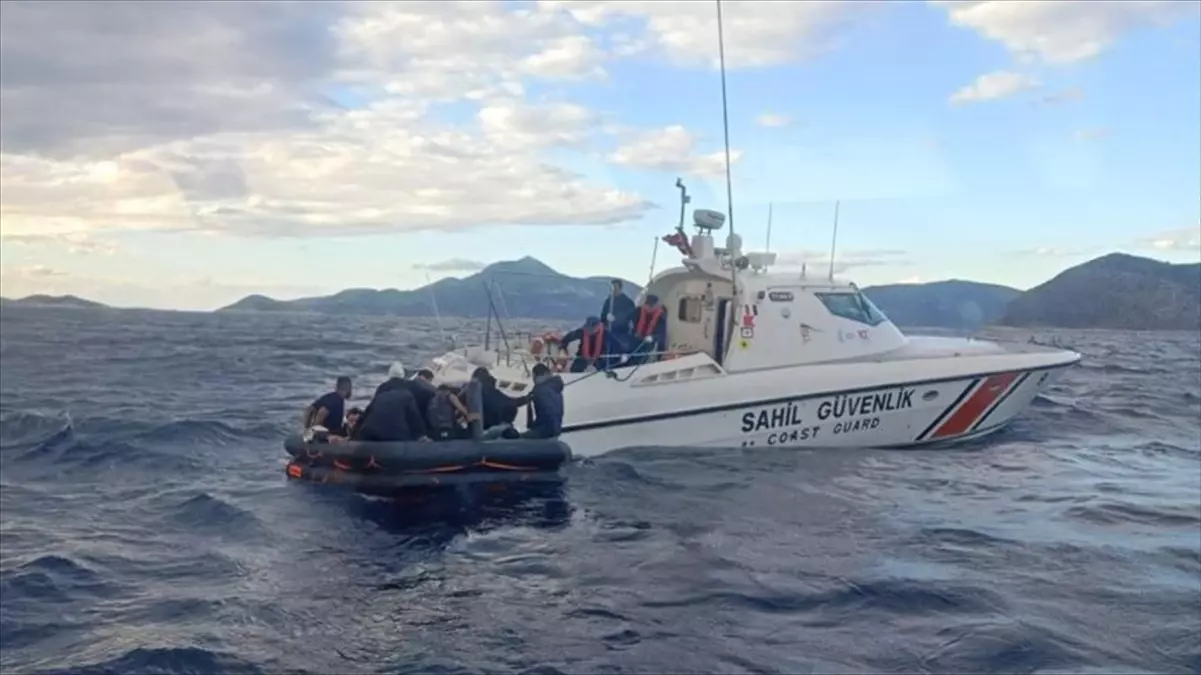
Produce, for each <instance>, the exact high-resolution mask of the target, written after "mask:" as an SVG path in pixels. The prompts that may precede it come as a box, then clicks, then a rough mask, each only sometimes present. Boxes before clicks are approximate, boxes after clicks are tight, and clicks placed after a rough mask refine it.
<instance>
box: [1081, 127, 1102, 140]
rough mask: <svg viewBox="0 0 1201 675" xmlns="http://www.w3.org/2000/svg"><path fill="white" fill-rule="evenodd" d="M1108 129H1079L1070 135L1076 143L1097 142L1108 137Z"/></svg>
mask: <svg viewBox="0 0 1201 675" xmlns="http://www.w3.org/2000/svg"><path fill="white" fill-rule="evenodd" d="M1109 133H1110V132H1109V129H1107V128H1105V127H1093V128H1091V129H1080V130H1078V131H1076V132H1074V133H1073V134H1072V138H1074V139H1076V140H1077V141H1099V140H1101V139H1102V138H1105V137H1106V136H1108V135H1109Z"/></svg>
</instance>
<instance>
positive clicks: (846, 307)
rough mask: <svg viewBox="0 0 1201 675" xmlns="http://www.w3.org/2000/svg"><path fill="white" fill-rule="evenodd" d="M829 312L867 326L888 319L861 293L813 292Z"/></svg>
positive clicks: (875, 324)
mask: <svg viewBox="0 0 1201 675" xmlns="http://www.w3.org/2000/svg"><path fill="white" fill-rule="evenodd" d="M815 295H816V296H817V299H818V300H821V303H822V304H823V305H825V306H826V309H828V310H829V311H830V313H831V314H833V315H834V316H837V317H841V318H843V319H850V320H851V321H857V322H859V323H863V324H867V325H869V326H877V325H879V324H882V323H884V322H885V321H888V317H886V316H884V312H881V311H880V309H879V308H878V307H876V306H875V305H874V304H872V301H871V300H869V299H868V298H867V296H866V295H864V294H862V293H815Z"/></svg>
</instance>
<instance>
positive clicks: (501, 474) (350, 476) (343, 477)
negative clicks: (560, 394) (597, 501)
mask: <svg viewBox="0 0 1201 675" xmlns="http://www.w3.org/2000/svg"><path fill="white" fill-rule="evenodd" d="M284 449H285V450H287V451H288V454H289V455H291V456H292V461H290V462H288V466H287V474H288V477H289V478H293V479H296V480H304V481H309V482H314V483H334V484H339V485H345V486H347V487H351V488H353V489H356V490H358V491H360V492H365V493H369V494H387V493H392V492H396V491H398V490H404V489H406V488H419V487H441V486H456V485H471V484H480V483H511V482H519V483H545V482H559V481H561V480H562V475H561V474H560V469H561V468H562V467H563V466H564V465H565V464H567V463H568V462H570V461H571V448H569V447H568V446H567V444H566V443H563V442H562V441H559V440H555V439H551V440H524V439H514V440H509V439H497V440H488V441H482V440H455V441H439V442H432V441H431V442H395V443H374V442H366V441H347V442H339V443H331V442H328V441H324V440H320V441H319V440H308V441H306V440H305V437H304V436H302V435H301V434H299V433H297V434H292V435H290V436H288V438H287V439H285V440H284Z"/></svg>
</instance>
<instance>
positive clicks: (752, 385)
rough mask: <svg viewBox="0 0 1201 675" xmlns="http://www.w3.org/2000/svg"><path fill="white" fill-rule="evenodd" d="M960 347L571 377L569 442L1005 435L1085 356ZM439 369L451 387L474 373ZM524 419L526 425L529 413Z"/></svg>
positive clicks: (503, 371)
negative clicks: (764, 365)
mask: <svg viewBox="0 0 1201 675" xmlns="http://www.w3.org/2000/svg"><path fill="white" fill-rule="evenodd" d="M954 344H960V345H972V346H971V347H970V348H964V347H960V353H959V354H957V355H955V356H949V355H942V354H939V353H937V352H936V351H934V352H929V353H927V354H925V355H924V357H918V356H916V355H915V356H914V357H913V358H896V357H894V358H892V359H886V360H870V361H858V362H839V363H829V364H821V365H806V366H797V367H792V368H782V369H772V370H764V371H751V372H744V373H728V372H725V371H723V370H722V369H721V368H720V367H719V366H717V365H716V364H715V363H714V362H713V361H712V359H710V358H708V357H707V356H706V355H704V354H697V355H693V356H688V357H684V358H681V359H676V360H672V361H665V362H658V363H653V364H648V365H644V366H641V367H638V368H621V369H617V370H616V371H613V376H610V375H608V374H605V373H586V374H564V375H563V377H564V380H565V381H566V382H567V386H566V387H565V389H564V399H565V407H566V412H565V415H564V421H563V434H562V439H563V440H564V441H565V442H567V443H568V444H569V445H570V446H571V448H572V452H573V453H574V454H575V455H576V456H580V457H591V456H596V455H600V454H604V453H606V452H610V451H612V450H616V449H619V448H628V447H694V448H712V447H735V448H737V447H742V448H752V447H753V448H838V447H859V448H863V447H891V448H898V447H909V446H921V445H928V444H935V443H945V442H953V441H963V440H967V439H969V438H972V437H977V436H982V435H985V434H987V433H990V432H993V431H996V430H999V429H1001V428H1002V427H1003V426H1004V425H1006V424H1007V423H1008V422H1010V421H1011V420H1012V419H1013V418H1014V417H1015V416H1016V415H1018V414H1019V413H1020V412H1021V411H1023V410H1025V409H1026V408H1027V407H1028V406H1029V405H1030V402H1031V401H1032V400H1033V399H1034V397H1035V396H1037V395H1038V393H1039V392H1040V391H1043V390H1045V389H1046V388H1047V387H1048V386H1050V385H1051V384H1052V383H1053V382H1054V381H1055V379H1056V378H1057V377H1058V376H1059V375H1060V374H1061V373H1062V372H1063V370H1064V369H1066V368H1067V367H1070V366H1071V365H1074V364H1075V363H1076V362H1077V361H1079V359H1080V355H1079V354H1077V353H1075V352H1071V351H1063V350H1047V349H1040V348H1037V347H1026V348H1022V347H1023V346H1018V347H1017V348H1014V347H1009V348H1004V347H1001V346H998V345H996V344H995V343H988V342H975V343H969V342H967V341H956V342H955V343H954ZM926 349H927V351H929V348H926ZM973 350H974V351H976V352H977V353H972V352H973ZM897 356H899V357H903V356H904V355H897ZM440 370H441V372H440V375H442V377H441V378H440V379H446V380H454V379H461V377H462V374H466V373H467V372H469V371H467V370H466V369H463V370H460V369H458V368H450V369H446V368H442V369H440ZM454 370H458V371H459V377H454V376H453V375H452V373H451V372H449V371H454ZM521 370H524V367H522V366H508V367H506V366H504V365H497V366H493V367H492V368H491V371H492V373H493V374H494V375H496V376H497V377H498V378H500V379H502V380H504V379H505V378H506V376H508V377H509V381H511V382H517V381H522V380H525V378H524V377H522V376H521V375H520V374H519V371H521ZM940 373H941V374H940ZM525 381H526V382H528V380H525ZM511 393H515V394H520V393H522V392H520V391H518V392H511ZM518 417H519V419H518V420H517V422H518V427H519V428H520V427H521V426H523V424H524V421H525V420H524V417H525V416H524V414H522V415H519V416H518Z"/></svg>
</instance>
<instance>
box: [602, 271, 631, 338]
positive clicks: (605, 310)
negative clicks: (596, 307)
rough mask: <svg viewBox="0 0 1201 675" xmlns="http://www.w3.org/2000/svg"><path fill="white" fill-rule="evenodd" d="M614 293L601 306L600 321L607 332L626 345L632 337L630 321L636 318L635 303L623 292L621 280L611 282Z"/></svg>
mask: <svg viewBox="0 0 1201 675" xmlns="http://www.w3.org/2000/svg"><path fill="white" fill-rule="evenodd" d="M609 285H610V287H611V288H612V291H611V292H610V293H609V297H607V298H605V304H603V305H601V313H600V319H601V321H603V322H604V324H605V331H606V332H608V333H609V334H610V335H611V336H612V337H613V338H615V339H616V340H617V341H619V342H621V343H623V344H622V347H624V346H625V345H624V343H625V341H626V338H627V337H629V335H630V321H631V320H632V319H633V317H634V301H633V300H631V299H630V296H628V295H626V294H625V293H624V292H622V284H621V279H614V280H613V281H610V282H609Z"/></svg>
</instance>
